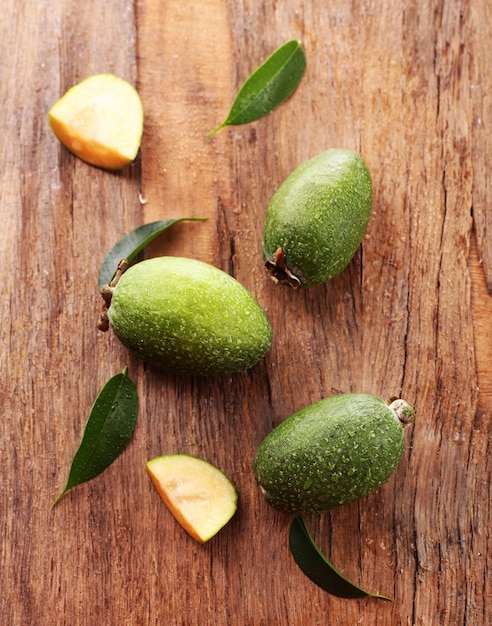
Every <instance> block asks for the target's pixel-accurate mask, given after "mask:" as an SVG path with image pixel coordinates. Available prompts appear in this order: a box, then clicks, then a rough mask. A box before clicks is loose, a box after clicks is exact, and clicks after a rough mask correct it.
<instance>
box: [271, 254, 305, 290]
mask: <svg viewBox="0 0 492 626" xmlns="http://www.w3.org/2000/svg"><path fill="white" fill-rule="evenodd" d="M265 267H266V269H267V270H268V271H269V272H270V274H271V275H272V278H273V279H274V280H275V281H277V282H279V283H287V284H288V285H290V286H291V287H292V288H293V289H297V288H298V287H299V286H300V284H301V281H300V280H299V279H298V278H297V276H295V274H293V273H292V272H291V270H290V269H289V267H288V266H287V257H286V256H285V253H284V251H283V250H282V248H278V249H277V251H276V252H275V256H274V258H273V261H271V260H270V259H267V260H266V261H265Z"/></svg>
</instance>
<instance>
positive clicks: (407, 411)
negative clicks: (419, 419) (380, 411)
mask: <svg viewBox="0 0 492 626" xmlns="http://www.w3.org/2000/svg"><path fill="white" fill-rule="evenodd" d="M390 402H391V404H390V405H389V408H390V409H391V410H392V411H393V413H394V414H395V415H396V417H397V418H398V419H399V420H400V422H401V423H402V425H403V426H404V427H405V426H408V424H411V423H412V422H414V421H415V411H414V410H413V408H412V407H411V406H410V405H409V404H408V402H405V400H402V399H401V398H391V400H390Z"/></svg>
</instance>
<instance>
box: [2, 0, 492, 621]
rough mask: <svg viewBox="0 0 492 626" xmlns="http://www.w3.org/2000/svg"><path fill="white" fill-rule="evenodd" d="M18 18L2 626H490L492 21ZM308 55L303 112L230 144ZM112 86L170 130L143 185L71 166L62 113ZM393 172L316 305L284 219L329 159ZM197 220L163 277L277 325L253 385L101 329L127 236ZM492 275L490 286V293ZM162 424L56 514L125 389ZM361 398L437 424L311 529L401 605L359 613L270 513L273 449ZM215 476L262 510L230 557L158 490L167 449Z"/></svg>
mask: <svg viewBox="0 0 492 626" xmlns="http://www.w3.org/2000/svg"><path fill="white" fill-rule="evenodd" d="M4 5H5V6H4V10H3V12H2V18H1V19H0V29H1V30H0V35H1V37H2V42H3V63H2V66H1V69H0V75H1V78H2V87H3V98H2V100H3V106H2V108H1V109H0V115H1V121H2V128H3V135H4V137H3V141H2V145H1V147H0V150H1V162H2V169H1V172H0V177H1V182H0V196H1V199H0V202H1V203H0V206H1V215H2V223H3V230H2V233H3V234H2V237H1V238H0V253H1V254H0V264H1V265H0V277H1V279H2V288H3V289H2V293H3V297H2V299H1V304H0V306H1V309H0V311H1V320H2V324H1V328H0V333H1V339H0V341H1V345H2V346H3V349H2V350H1V352H0V371H1V373H2V386H1V391H0V393H1V403H2V406H3V407H4V411H3V419H2V436H1V439H0V452H1V454H2V458H3V467H4V471H3V476H4V488H3V493H4V496H3V498H2V499H1V504H0V511H1V517H0V523H1V527H0V530H1V536H2V540H1V553H0V554H1V562H2V566H1V569H0V583H1V586H2V590H3V593H2V594H1V596H0V598H1V599H0V621H1V623H2V624H5V625H6V626H10V625H13V626H24V625H27V624H36V626H38V625H39V626H44V625H51V624H57V625H58V624H59V625H64V626H65V625H66V626H74V625H92V624H95V623H103V624H105V625H108V626H110V625H113V624H114V625H115V626H116V625H118V626H123V625H128V626H130V625H131V626H135V625H147V624H148V625H150V624H166V625H168V624H169V625H170V624H175V625H186V626H188V625H191V624H211V625H212V624H213V625H216V626H223V625H224V626H225V625H226V624H228V625H229V624H230V625H238V626H239V625H240V626H243V625H248V626H249V625H251V626H271V625H273V624H275V625H276V624H326V623H328V621H329V622H330V623H334V624H341V625H345V624H346V625H352V624H358V623H363V624H365V625H372V624H378V626H381V625H382V626H385V625H388V626H390V625H391V626H393V625H395V624H412V625H413V624H426V625H429V624H432V625H434V624H467V625H469V626H475V625H482V624H486V623H487V620H488V619H489V618H490V614H491V612H492V590H491V586H490V569H491V565H492V554H491V552H492V551H491V542H490V538H489V529H490V526H491V521H492V520H491V517H492V515H491V505H490V482H491V479H492V468H491V462H490V459H491V450H490V440H491V423H492V422H491V415H492V377H491V374H490V368H491V364H492V339H491V336H490V318H491V314H492V300H491V298H490V296H489V291H490V267H491V260H490V259H491V258H492V242H491V240H490V232H491V227H490V225H489V224H490V215H488V213H490V212H487V208H488V207H487V199H488V198H487V196H488V192H489V187H490V182H489V181H490V176H489V170H490V167H489V162H490V149H489V148H490V141H491V140H490V124H491V121H492V109H491V106H490V96H489V94H490V87H491V80H492V79H491V76H490V71H489V70H490V67H491V66H492V51H491V49H490V46H489V45H488V43H489V42H490V39H491V35H492V27H491V25H490V23H491V20H490V19H489V18H490V6H489V4H488V3H484V2H483V1H482V0H471V2H466V1H465V0H457V1H456V2H452V3H451V2H448V3H445V2H442V1H437V0H435V1H433V2H432V1H430V0H412V1H410V2H406V3H394V2H393V3H389V2H388V3H373V2H370V1H369V0H361V1H360V2H355V3H347V2H341V1H340V0H333V2H330V3H323V2H317V3H313V2H308V1H307V0H300V1H299V2H291V1H290V0H284V2H282V3H280V2H278V3H277V2H263V1H258V0H254V1H253V0H243V1H242V2H240V3H236V2H232V1H230V2H226V1H224V0H202V1H200V2H199V1H190V2H182V1H181V2H178V1H176V0H166V2H158V1H157V0H140V1H139V2H137V3H130V2H124V1H123V0H114V1H113V2H107V3H99V2H96V1H95V0H88V1H87V2H85V3H75V2H74V1H73V0H67V1H66V2H63V3H62V2H55V3H53V2H47V1H46V0H44V1H42V2H34V1H33V0H20V1H19V0H17V1H16V2H14V1H13V0H6V2H5V3H4ZM291 38H297V39H299V40H301V41H302V43H303V45H304V48H305V51H306V56H307V60H308V66H307V70H306V74H305V76H304V78H303V81H302V83H301V85H300V86H299V88H298V90H297V91H296V93H295V94H294V96H293V97H292V98H291V99H290V100H289V101H288V102H286V103H285V104H284V105H282V106H281V107H280V108H278V109H277V110H276V111H275V112H274V113H272V114H271V115H269V116H268V117H266V118H264V119H262V120H260V121H258V122H255V123H253V124H250V125H247V126H244V127H237V128H232V129H224V130H222V131H220V132H219V133H217V134H216V135H214V136H212V137H208V138H206V137H205V136H204V135H205V132H206V131H207V130H209V129H210V128H212V127H214V126H215V125H216V124H218V123H219V122H220V121H222V119H223V118H224V117H225V115H226V114H227V111H228V108H229V106H230V104H231V102H232V98H233V97H234V94H235V92H236V91H237V89H238V88H239V86H240V85H241V83H242V82H243V81H244V80H245V78H246V77H247V76H248V75H249V73H250V72H251V71H252V70H253V69H255V67H256V66H257V65H258V64H259V63H260V62H261V61H262V60H263V59H264V58H265V57H266V56H267V55H268V54H270V52H272V51H273V50H274V49H275V48H276V47H277V46H278V45H280V44H281V43H283V42H285V41H287V40H288V39H291ZM100 71H110V72H113V73H115V74H118V75H120V76H122V77H123V78H126V79H127V80H129V81H130V82H132V83H134V84H135V85H136V86H137V87H138V89H139V91H140V93H141V96H142V99H143V103H144V108H145V115H146V118H145V134H144V139H143V144H142V150H141V154H140V156H139V158H138V159H137V161H136V162H135V163H134V164H133V165H132V166H130V167H128V168H126V169H125V170H124V171H122V172H120V173H109V172H103V171H100V170H98V169H96V168H93V167H90V166H88V165H86V164H84V163H82V162H81V161H78V160H77V159H76V158H74V157H73V156H71V155H70V154H68V153H67V151H65V150H64V149H63V148H62V147H61V146H60V145H59V144H58V143H57V142H56V140H55V139H54V137H53V135H52V134H51V131H50V130H49V127H48V124H47V120H46V113H47V111H48V109H49V107H50V106H51V105H52V104H53V103H54V102H55V100H56V99H57V98H58V97H59V96H60V95H61V94H62V93H63V92H64V91H65V90H66V89H67V88H68V87H70V86H71V85H72V84H74V83H75V82H77V81H79V80H81V79H82V78H85V77H86V76H88V75H90V74H93V73H97V72H100ZM333 146H340V147H346V148H352V149H355V150H358V151H359V152H360V153H361V154H362V155H363V157H364V159H365V160H366V162H367V164H368V166H369V169H370V170H371V173H372V175H373V179H374V187H375V203H374V211H373V216H372V219H371V222H370V225H369V229H368V232H367V236H366V238H365V240H364V243H363V245H362V247H361V250H360V251H359V253H358V254H357V255H356V258H355V259H354V260H353V262H352V263H351V264H350V266H349V267H348V268H347V270H346V271H344V272H343V273H342V274H341V275H340V276H339V277H337V278H336V279H334V280H333V281H331V282H330V283H329V284H327V285H324V286H321V287H316V288H314V289H311V290H309V291H302V292H294V291H292V290H288V289H287V288H283V287H279V286H275V285H274V284H273V283H272V282H271V281H270V280H269V279H268V277H267V276H266V274H265V271H264V269H263V266H262V261H261V245H260V241H261V230H262V223H263V218H264V215H265V210H266V206H267V204H268V201H269V199H270V197H271V195H272V193H273V192H274V191H275V189H276V188H277V187H278V185H279V184H280V183H281V182H282V180H283V179H284V178H285V177H286V176H287V175H288V173H289V172H290V171H292V169H294V168H295V167H296V166H297V165H298V164H299V163H301V162H302V161H304V160H306V159H307V158H310V157H311V156H314V155H315V154H317V153H318V152H320V151H322V150H323V149H325V148H327V147H333ZM181 216H205V217H208V218H209V219H208V221H207V222H200V223H198V222H197V223H193V224H181V225H179V226H177V227H175V229H173V231H172V232H171V231H170V233H169V234H167V235H165V236H164V237H162V238H161V239H160V240H159V241H158V242H156V243H155V244H154V245H153V246H152V247H151V249H150V251H149V254H179V255H183V256H191V257H194V258H199V259H201V260H204V261H207V262H209V263H212V264H214V265H216V266H218V267H221V268H222V269H224V270H226V271H228V272H230V273H231V274H233V275H234V276H235V277H236V278H237V279H238V280H240V281H241V282H242V283H243V284H244V285H245V286H246V287H247V288H248V289H250V291H251V292H252V293H253V294H254V295H255V296H256V297H257V298H258V300H259V301H260V303H261V304H262V305H263V306H264V308H265V310H266V311H267V313H268V315H269V317H270V319H271V321H272V325H273V328H274V333H275V337H274V343H273V346H272V349H271V351H270V352H269V354H268V355H267V356H266V358H265V359H264V360H263V361H262V362H261V363H260V364H258V366H257V367H255V368H254V369H252V370H251V371H248V372H244V373H241V374H239V375H235V376H230V377H223V378H217V379H204V380H197V379H191V378H187V377H175V376H170V375H166V374H163V373H161V372H158V371H156V370H154V369H152V368H150V367H148V366H146V365H145V364H143V363H141V362H140V361H138V360H137V359H136V358H134V357H133V356H132V355H129V354H128V353H127V351H126V350H125V349H124V348H123V347H122V346H121V345H120V344H119V342H118V341H117V340H116V339H115V338H114V337H113V336H112V335H111V333H107V334H103V333H100V332H98V331H97V329H96V323H97V317H98V313H99V308H100V299H99V294H98V293H97V273H98V270H99V266H100V263H101V261H102V259H103V257H104V254H105V252H106V251H107V250H108V249H109V247H110V246H111V245H112V244H113V243H114V242H115V241H116V240H117V239H118V238H119V237H121V236H122V235H123V234H125V233H126V232H128V231H129V230H130V229H132V228H134V227H136V226H139V225H140V224H142V223H144V222H148V221H152V220H154V219H166V218H174V217H181ZM486 276H488V278H486ZM125 365H128V366H129V373H130V376H131V377H132V379H133V380H134V381H135V382H136V384H137V387H138V391H139V397H140V410H139V417H138V423H137V428H136V431H135V435H134V437H133V439H132V441H131V443H130V445H129V447H128V448H127V450H126V451H125V453H124V454H123V455H122V456H121V457H120V458H119V459H118V460H117V461H116V462H115V463H114V464H113V465H112V466H111V467H110V468H109V469H108V470H107V471H106V472H104V474H102V475H101V476H99V477H98V478H96V479H95V480H93V481H91V482H90V483H87V484H85V485H83V486H80V487H78V488H77V489H74V490H73V492H71V493H70V494H68V495H67V496H66V497H65V498H64V499H63V500H62V501H61V502H60V503H59V505H58V506H57V507H56V508H55V509H54V510H51V509H50V504H51V502H52V501H53V499H54V498H55V496H56V495H57V494H58V493H59V491H60V489H61V488H62V486H63V484H64V481H65V479H66V475H67V472H68V469H69V465H70V462H71V459H72V456H73V454H74V452H75V450H76V448H77V446H78V443H79V441H80V438H81V435H82V432H83V428H84V425H85V421H86V418H87V415H88V412H89V410H90V407H91V404H92V402H93V400H94V398H95V396H96V394H97V392H98V390H99V389H100V388H101V386H102V385H103V384H104V382H105V381H106V380H107V379H108V378H109V377H110V376H112V375H113V374H115V373H116V372H118V371H121V369H122V368H123V367H124V366H125ZM336 390H341V391H351V390H352V391H365V392H370V393H375V394H378V395H381V396H383V397H389V396H391V395H393V394H401V395H402V396H403V397H405V398H406V399H407V400H408V401H409V402H410V403H412V404H413V405H414V406H415V408H416V410H417V413H418V421H417V423H416V424H415V426H414V427H412V428H411V429H409V430H408V431H407V433H408V449H407V453H406V455H405V458H404V461H403V462H402V464H401V466H400V467H399V469H398V471H397V473H396V474H395V476H394V477H393V478H392V480H391V481H390V482H389V483H388V484H387V485H385V486H384V487H383V488H382V489H381V490H380V491H378V492H377V493H375V494H373V495H371V496H370V497H368V498H366V499H365V500H363V501H360V502H358V503H355V504H352V505H349V506H346V507H343V508H341V509H339V510H336V511H333V512H332V513H329V514H325V515H323V516H310V517H309V518H307V522H308V525H309V527H310V529H311V530H312V532H313V533H314V535H315V537H316V539H317V540H318V542H319V544H320V546H321V547H322V548H323V550H324V551H325V552H326V553H327V554H329V555H330V556H331V558H332V559H333V561H334V562H335V563H336V564H337V565H338V566H339V567H341V568H342V569H343V570H344V572H345V573H346V574H347V575H349V576H350V577H351V578H352V579H353V580H355V581H356V582H359V583H360V584H362V585H363V586H364V587H366V588H368V589H370V590H373V591H378V592H381V593H383V594H387V595H390V596H392V597H393V598H394V601H393V602H392V603H386V602H382V601H378V600H374V599H365V600H342V599H338V598H334V597H332V596H329V595H327V594H325V593H324V592H322V591H321V590H319V589H318V588H317V587H315V586H314V585H313V584H312V583H311V582H310V581H309V580H308V579H306V578H305V577H304V576H303V574H302V573H301V572H300V571H299V570H298V569H297V567H296V566H295V564H294V563H293V561H292V558H291V557H290V554H289V551H288V545H287V532H288V527H289V522H290V517H289V516H287V515H282V514H280V513H277V512H275V511H273V510H272V509H270V508H269V507H268V506H267V505H266V504H265V503H264V502H263V500H262V497H261V494H260V493H259V490H258V488H257V486H256V484H255V482H254V479H253V476H252V472H251V461H252V458H253V455H254V453H255V451H256V448H257V446H258V445H259V443H260V442H261V440H262V439H263V437H264V436H265V435H266V434H267V433H268V432H270V430H271V428H272V427H273V426H274V425H276V424H278V423H280V422H281V421H282V420H283V419H285V418H286V417H287V416H288V415H290V414H291V413H292V412H293V411H295V410H297V409H299V408H301V407H303V406H305V405H306V404H309V403H311V402H314V401H316V400H319V399H320V398H322V397H324V396H327V395H330V394H331V393H333V392H334V391H336ZM178 451H179V452H187V453H190V454H197V455H200V456H204V457H206V458H208V459H209V460H210V461H212V462H213V463H215V464H217V465H218V466H220V467H221V468H222V469H223V470H224V471H226V473H228V474H229V475H230V476H231V478H232V479H233V480H234V482H235V483H236V485H237V488H238V491H239V497H240V504H239V510H238V513H237V515H236V516H235V518H234V519H233V520H232V521H231V522H230V524H229V525H228V526H227V527H226V528H225V529H224V530H223V531H221V533H220V534H219V535H218V536H217V537H215V538H214V539H213V540H212V541H211V542H210V543H208V544H206V545H204V546H201V545H198V544H196V543H195V542H194V541H193V540H192V539H191V538H190V537H188V536H187V535H186V534H185V533H184V531H183V530H182V529H181V528H180V527H179V526H178V525H177V524H176V523H175V521H174V520H173V518H172V517H171V516H170V514H169V513H168V512H167V510H166V509H165V507H164V505H163V504H162V503H161V502H160V500H159V497H158V495H157V493H156V492H155V491H154V489H153V487H152V485H151V484H150V481H149V479H148V477H147V476H146V473H145V468H144V465H145V461H146V460H147V459H149V458H151V457H153V456H156V455H158V454H161V453H166V452H178Z"/></svg>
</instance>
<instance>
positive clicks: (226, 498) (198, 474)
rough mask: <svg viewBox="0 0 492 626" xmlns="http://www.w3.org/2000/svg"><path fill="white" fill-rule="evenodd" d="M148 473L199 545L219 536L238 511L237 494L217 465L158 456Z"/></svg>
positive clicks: (184, 456)
mask: <svg viewBox="0 0 492 626" xmlns="http://www.w3.org/2000/svg"><path fill="white" fill-rule="evenodd" d="M146 468H147V472H148V474H149V476H150V479H151V480H152V483H153V484H154V487H155V488H156V490H157V492H158V493H159V495H160V496H161V498H162V500H163V501H164V503H165V504H166V506H167V507H168V509H169V510H170V511H171V513H172V514H173V516H174V517H175V519H176V520H177V521H178V522H179V524H181V526H182V527H183V528H184V529H185V530H186V531H187V532H188V533H189V534H190V535H191V536H192V537H193V538H194V539H196V540H197V541H198V542H200V543H205V542H206V541H208V540H209V539H211V538H212V537H213V536H214V535H216V534H217V533H218V532H219V530H220V529H221V528H223V526H225V525H226V524H227V522H228V521H229V520H230V519H231V517H232V516H233V515H234V513H235V512H236V509H237V492H236V489H235V487H234V485H233V484H232V482H231V481H230V480H229V478H228V477H227V476H226V475H225V474H224V473H223V472H222V471H221V470H219V469H218V468H216V467H215V466H214V465H212V464H211V463H209V462H208V461H205V460H204V459H200V458H198V457H194V456H190V455H187V454H169V455H164V456H159V457H156V458H155V459H152V460H151V461H148V462H147V464H146Z"/></svg>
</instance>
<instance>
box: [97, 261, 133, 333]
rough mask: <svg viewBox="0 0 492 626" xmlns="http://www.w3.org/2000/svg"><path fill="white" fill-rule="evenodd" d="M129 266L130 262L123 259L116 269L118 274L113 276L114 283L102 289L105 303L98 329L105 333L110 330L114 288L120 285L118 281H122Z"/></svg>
mask: <svg viewBox="0 0 492 626" xmlns="http://www.w3.org/2000/svg"><path fill="white" fill-rule="evenodd" d="M128 266H129V263H128V260H127V259H121V261H120V262H119V263H118V267H117V268H116V272H115V275H114V276H113V279H112V281H111V282H110V283H109V285H104V286H103V288H102V289H101V296H102V299H103V300H104V302H103V306H102V311H101V315H100V317H99V322H98V324H97V327H98V329H99V330H102V331H103V332H106V331H107V330H109V319H108V309H109V307H110V306H111V299H112V297H113V293H114V288H115V287H116V285H117V284H118V281H119V280H120V278H121V276H122V274H123V272H124V271H125V270H126V269H127V268H128Z"/></svg>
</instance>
